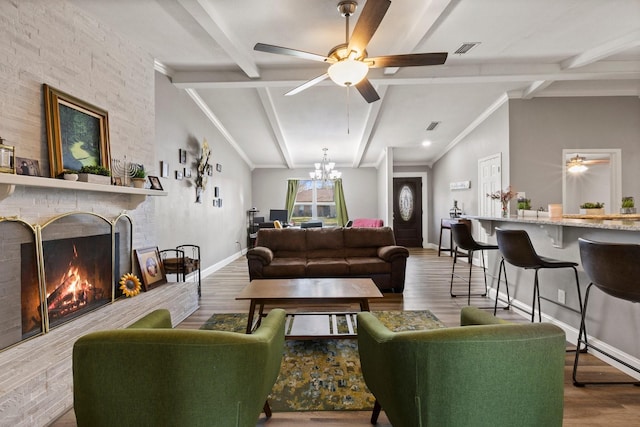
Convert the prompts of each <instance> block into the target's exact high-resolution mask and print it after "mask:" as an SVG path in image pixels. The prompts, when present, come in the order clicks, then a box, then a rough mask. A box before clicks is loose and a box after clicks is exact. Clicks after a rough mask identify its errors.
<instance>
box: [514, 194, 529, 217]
mask: <svg viewBox="0 0 640 427" xmlns="http://www.w3.org/2000/svg"><path fill="white" fill-rule="evenodd" d="M517 202H518V215H520V216H525V215H526V211H530V210H531V199H527V198H526V197H518V199H517Z"/></svg>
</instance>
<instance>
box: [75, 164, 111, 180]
mask: <svg viewBox="0 0 640 427" xmlns="http://www.w3.org/2000/svg"><path fill="white" fill-rule="evenodd" d="M78 181H82V182H89V183H92V184H107V185H111V171H110V170H109V169H107V168H105V167H104V166H99V165H92V166H83V167H82V169H80V173H79V174H78Z"/></svg>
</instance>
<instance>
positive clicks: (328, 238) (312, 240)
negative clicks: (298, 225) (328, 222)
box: [306, 228, 344, 259]
mask: <svg viewBox="0 0 640 427" xmlns="http://www.w3.org/2000/svg"><path fill="white" fill-rule="evenodd" d="M306 232H307V258H308V259H312V258H344V238H343V235H342V228H309V229H307V230H306Z"/></svg>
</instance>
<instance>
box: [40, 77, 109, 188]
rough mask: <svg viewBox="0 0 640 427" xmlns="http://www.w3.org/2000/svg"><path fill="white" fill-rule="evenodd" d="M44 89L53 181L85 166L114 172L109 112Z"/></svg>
mask: <svg viewBox="0 0 640 427" xmlns="http://www.w3.org/2000/svg"><path fill="white" fill-rule="evenodd" d="M43 88H44V101H45V102H44V103H45V117H46V124H47V141H48V145H49V169H50V172H51V177H56V176H58V175H59V174H61V173H62V172H63V171H64V170H65V169H72V170H80V169H81V168H82V167H83V166H103V167H105V168H107V169H111V168H110V165H111V158H110V149H109V119H108V113H107V111H105V110H103V109H101V108H99V107H96V106H94V105H91V104H89V103H87V102H84V101H82V100H80V99H78V98H76V97H74V96H71V95H68V94H66V93H64V92H61V91H59V90H57V89H54V88H52V87H51V86H49V85H46V84H45V85H43Z"/></svg>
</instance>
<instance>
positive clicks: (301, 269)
mask: <svg viewBox="0 0 640 427" xmlns="http://www.w3.org/2000/svg"><path fill="white" fill-rule="evenodd" d="M306 266H307V259H306V258H285V257H280V258H278V257H276V258H274V259H273V261H271V263H270V264H269V265H265V266H264V267H263V268H262V272H263V276H264V277H265V278H266V277H305V274H306Z"/></svg>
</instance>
